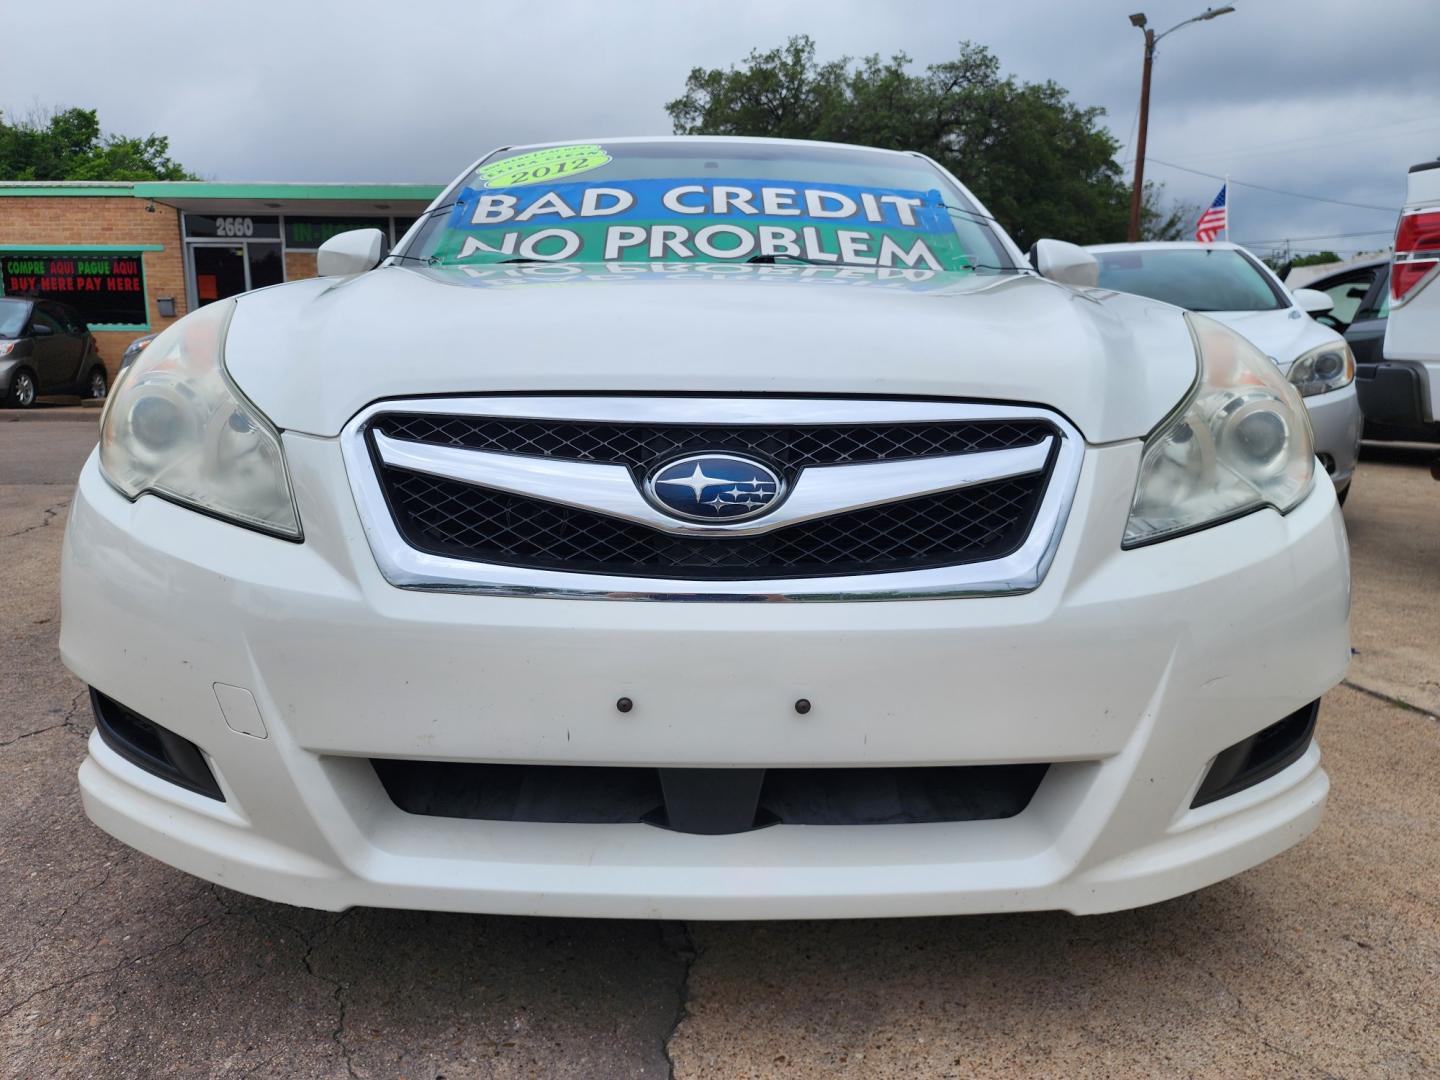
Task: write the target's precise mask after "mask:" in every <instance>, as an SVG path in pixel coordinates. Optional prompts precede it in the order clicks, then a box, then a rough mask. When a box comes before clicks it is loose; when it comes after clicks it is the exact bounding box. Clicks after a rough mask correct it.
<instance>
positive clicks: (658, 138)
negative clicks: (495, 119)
mask: <svg viewBox="0 0 1440 1080" xmlns="http://www.w3.org/2000/svg"><path fill="white" fill-rule="evenodd" d="M655 142H670V143H708V144H712V145H719V146H723V145H725V144H726V143H730V144H737V143H738V144H749V145H752V146H753V145H771V146H826V147H831V148H833V149H836V150H869V151H871V152H872V153H876V154H898V155H901V156H904V157H920V156H921V155H920V154H919V153H918V152H917V151H914V150H886V149H883V148H881V147H878V146H864V145H862V144H860V143H842V142H822V141H820V140H819V139H774V138H768V137H760V136H753V135H620V136H617V137H615V138H609V139H604V138H595V137H590V138H584V139H547V140H546V141H545V142H538V143H515V144H514V145H512V146H501V147H499V148H497V149H495V150H493V151H491V152H492V153H496V154H499V153H506V154H508V153H510V152H511V151H512V150H544V149H547V148H548V147H552V146H577V145H587V144H590V143H600V144H605V143H609V144H610V145H612V146H615V145H621V144H624V143H655ZM487 156H488V155H487Z"/></svg>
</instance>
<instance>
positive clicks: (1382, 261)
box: [1297, 255, 1390, 284]
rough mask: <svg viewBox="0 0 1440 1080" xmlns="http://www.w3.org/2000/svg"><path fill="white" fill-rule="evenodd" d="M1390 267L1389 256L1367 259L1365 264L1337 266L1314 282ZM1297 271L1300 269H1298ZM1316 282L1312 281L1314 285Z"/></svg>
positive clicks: (1356, 263)
mask: <svg viewBox="0 0 1440 1080" xmlns="http://www.w3.org/2000/svg"><path fill="white" fill-rule="evenodd" d="M1389 265H1390V257H1389V256H1388V255H1387V256H1385V257H1383V258H1375V259H1366V260H1364V261H1363V262H1352V263H1346V264H1345V265H1344V266H1336V267H1335V269H1334V270H1331V271H1330V272H1329V273H1326V274H1321V275H1320V276H1319V277H1318V278H1315V279H1314V281H1328V280H1329V279H1330V278H1332V277H1344V276H1346V275H1347V274H1353V273H1354V272H1355V271H1356V270H1374V269H1376V268H1377V267H1380V266H1389ZM1297 269H1299V268H1298V267H1297ZM1314 281H1312V284H1313V283H1314Z"/></svg>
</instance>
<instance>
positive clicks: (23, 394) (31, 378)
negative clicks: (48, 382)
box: [5, 368, 40, 409]
mask: <svg viewBox="0 0 1440 1080" xmlns="http://www.w3.org/2000/svg"><path fill="white" fill-rule="evenodd" d="M39 392H40V391H39V387H38V386H37V385H36V383H35V373H34V372H33V371H31V370H30V369H29V368H20V369H19V370H18V371H16V372H15V374H13V375H11V376H10V389H9V391H8V392H7V393H6V394H5V406H6V408H10V409H28V408H30V407H31V406H33V405H34V404H35V399H36V397H38V396H39Z"/></svg>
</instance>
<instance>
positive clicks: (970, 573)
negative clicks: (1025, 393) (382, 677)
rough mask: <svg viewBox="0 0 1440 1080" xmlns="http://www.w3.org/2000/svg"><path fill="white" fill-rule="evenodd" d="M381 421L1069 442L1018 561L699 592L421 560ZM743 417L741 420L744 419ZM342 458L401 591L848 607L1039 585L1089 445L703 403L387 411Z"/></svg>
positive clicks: (766, 402) (967, 416) (695, 586)
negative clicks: (391, 500)
mask: <svg viewBox="0 0 1440 1080" xmlns="http://www.w3.org/2000/svg"><path fill="white" fill-rule="evenodd" d="M383 412H419V413H432V414H451V415H457V414H458V415H465V416H497V417H505V418H514V419H578V420H596V421H605V420H607V419H610V420H614V419H623V420H650V421H652V422H665V423H680V424H684V423H704V424H723V423H726V422H732V423H733V422H744V423H756V424H764V423H785V424H824V423H829V424H854V423H885V422H890V423H894V422H900V421H911V422H915V421H927V420H928V421H936V422H944V421H954V420H976V419H985V420H1019V419H1026V420H1034V419H1041V420H1045V421H1046V422H1048V423H1050V424H1051V425H1053V426H1054V428H1055V429H1056V431H1057V432H1058V433H1059V437H1058V438H1057V439H1056V444H1057V445H1056V447H1055V449H1054V454H1055V461H1054V464H1053V466H1052V468H1051V473H1050V480H1049V483H1048V484H1047V485H1046V489H1045V494H1044V497H1043V498H1042V499H1041V502H1040V506H1039V509H1038V510H1037V512H1036V515H1035V520H1034V522H1033V523H1032V524H1031V528H1030V532H1029V534H1028V535H1027V537H1026V539H1025V542H1024V543H1023V544H1022V545H1021V546H1020V548H1019V549H1018V550H1016V551H1015V552H1013V553H1011V554H1010V555H1007V556H1005V557H1003V558H1000V559H992V560H989V561H986V562H976V563H966V564H962V565H956V566H943V567H935V568H931V569H925V570H907V571H900V572H895V573H882V574H855V575H849V576H846V577H822V578H780V579H766V580H756V581H718V580H717V581H697V580H686V579H670V578H639V577H622V576H616V575H601V574H580V573H573V572H564V571H551V570H536V569H531V568H528V567H514V566H502V565H496V564H492V563H478V562H471V561H468V560H464V559H455V558H449V557H446V556H442V555H434V554H430V553H427V552H423V551H419V550H417V549H416V548H413V547H411V546H410V545H409V544H407V543H406V542H405V540H404V538H403V537H402V536H401V535H400V533H399V531H398V529H396V527H395V523H394V520H393V518H392V516H391V513H390V508H389V505H388V503H387V502H386V499H385V494H384V492H383V490H382V489H381V487H380V483H379V479H378V477H377V475H376V470H375V464H374V462H373V460H372V458H371V452H370V447H369V446H368V444H367V440H366V427H367V425H368V423H369V421H370V420H371V419H372V418H373V417H374V416H376V415H377V414H379V413H383ZM736 418H741V419H739V420H737V419H736ZM340 447H341V453H342V455H343V456H344V460H345V469H346V472H347V473H348V475H349V479H350V486H351V490H352V492H353V493H354V496H355V502H356V506H357V508H358V510H359V512H360V520H361V523H362V524H363V526H364V529H365V535H366V538H367V540H368V541H369V544H370V548H371V551H372V552H373V553H374V555H375V560H376V563H377V564H378V565H379V568H380V572H381V574H382V575H383V576H384V578H385V580H386V581H387V582H389V583H390V584H391V585H394V586H396V587H397V588H402V589H414V590H420V591H430V592H451V593H478V594H483V595H488V596H527V597H539V598H546V599H566V600H643V601H684V600H708V601H720V602H771V603H773V602H817V601H819V602H843V601H854V600H912V599H913V600H919V599H948V598H955V597H962V596H1005V595H1012V594H1017V593H1025V592H1031V591H1033V590H1034V589H1036V588H1038V587H1039V586H1040V583H1041V582H1042V581H1043V580H1044V578H1045V574H1046V573H1047V572H1048V570H1049V568H1050V564H1051V562H1052V561H1053V560H1054V557H1055V552H1056V550H1057V549H1058V547H1059V544H1060V538H1061V536H1062V535H1063V533H1064V529H1065V522H1066V520H1067V519H1068V517H1069V513H1070V507H1071V505H1072V502H1073V500H1074V496H1075V490H1076V487H1077V485H1078V484H1079V478H1080V467H1081V464H1082V463H1083V461H1084V455H1085V442H1084V439H1083V438H1082V437H1081V435H1080V433H1079V431H1077V430H1076V429H1075V427H1074V426H1073V425H1071V424H1070V423H1069V422H1068V421H1066V420H1065V419H1064V418H1063V417H1061V416H1060V415H1058V414H1057V413H1055V412H1052V411H1050V410H1048V409H1044V408H1040V407H1038V406H1023V405H1000V404H990V403H964V402H945V401H939V402H934V401H886V400H874V399H853V398H718V397H717V398H703V397H635V396H623V395H604V394H596V395H585V396H578V397H577V396H554V397H550V396H535V397H511V396H498V395H497V396H485V395H481V396H474V397H455V398H406V399H396V400H389V401H379V402H375V403H374V404H372V405H369V406H367V407H366V408H365V409H362V410H361V411H360V412H359V413H358V414H356V415H355V416H354V417H353V418H352V419H351V420H350V422H349V423H348V424H346V426H345V428H344V430H343V431H342V432H341V434H340Z"/></svg>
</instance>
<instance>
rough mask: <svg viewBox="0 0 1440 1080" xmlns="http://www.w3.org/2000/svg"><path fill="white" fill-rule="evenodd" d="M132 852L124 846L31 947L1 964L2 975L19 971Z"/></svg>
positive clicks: (106, 883) (42, 931)
mask: <svg viewBox="0 0 1440 1080" xmlns="http://www.w3.org/2000/svg"><path fill="white" fill-rule="evenodd" d="M130 853H131V852H130V849H128V848H122V849H121V850H120V851H119V853H118V854H117V855H116V856H115V859H114V861H113V862H109V863H107V864H106V866H105V874H104V876H103V877H101V879H100V880H99V881H97V882H96V883H95V884H94V885H91V886H89V887H88V888H84V889H81V890H80V891H79V892H77V893H76V894H75V895H74V896H73V897H71V899H70V901H69V902H68V903H67V904H66V905H65V906H64V907H63V908H61V909H60V914H59V915H57V916H56V917H55V918H54V919H53V920H52V921H51V922H50V923H49V925H47V926H43V927H41V928H40V933H39V935H38V936H37V937H36V939H35V942H34V943H33V944H32V945H31V946H30V948H29V949H27V950H25V952H24V953H22V954H21V955H19V956H17V957H15V958H14V959H13V960H11V961H9V962H8V963H6V964H4V965H0V975H4V974H5V973H6V972H7V971H11V970H16V971H18V970H19V969H20V967H21V966H22V965H24V964H25V963H26V962H27V961H29V960H30V959H31V957H33V956H34V955H35V954H36V953H37V952H39V951H40V948H41V946H43V945H45V944H46V943H47V942H49V941H50V935H52V934H54V933H55V931H56V930H58V929H60V927H61V926H62V925H64V923H65V917H66V916H67V915H69V914H70V912H71V910H72V909H73V908H74V907H75V905H76V904H78V903H80V901H81V900H83V899H84V898H85V897H87V896H89V895H90V894H92V893H96V892H99V891H100V890H101V889H103V888H104V887H105V886H106V885H108V884H109V883H110V878H111V876H112V875H113V874H114V873H115V871H116V870H117V869H118V868H119V867H120V865H121V864H122V863H125V862H128V861H129V860H128V856H129V855H130Z"/></svg>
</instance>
